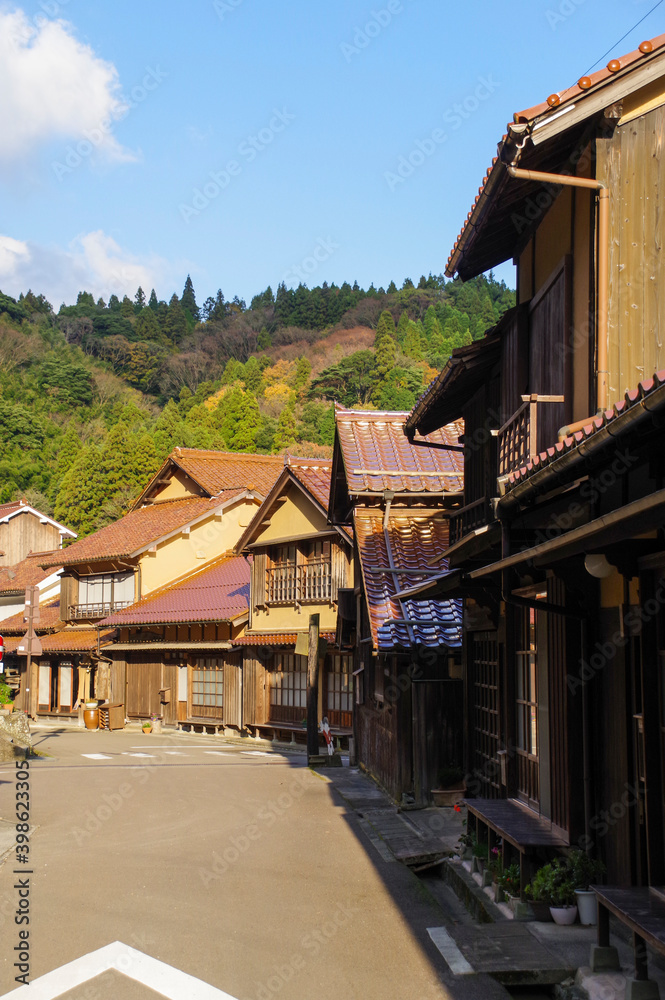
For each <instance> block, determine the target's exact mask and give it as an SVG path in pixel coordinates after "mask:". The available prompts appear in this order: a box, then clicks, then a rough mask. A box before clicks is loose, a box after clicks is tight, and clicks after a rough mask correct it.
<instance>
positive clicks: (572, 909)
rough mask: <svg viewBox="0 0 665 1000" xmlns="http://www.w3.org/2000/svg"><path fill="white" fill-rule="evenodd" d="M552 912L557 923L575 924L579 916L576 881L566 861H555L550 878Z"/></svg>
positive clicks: (549, 888) (549, 890)
mask: <svg viewBox="0 0 665 1000" xmlns="http://www.w3.org/2000/svg"><path fill="white" fill-rule="evenodd" d="M548 892H549V897H550V913H551V914H552V920H553V921H554V923H555V924H574V923H575V920H576V918H577V904H576V902H575V883H574V882H573V880H572V878H571V875H570V868H569V866H568V864H567V863H566V862H563V861H561V860H558V859H557V861H553V862H552V864H551V869H550V873H549V879H548Z"/></svg>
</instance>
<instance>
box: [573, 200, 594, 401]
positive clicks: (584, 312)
mask: <svg viewBox="0 0 665 1000" xmlns="http://www.w3.org/2000/svg"><path fill="white" fill-rule="evenodd" d="M593 197H594V195H593V194H592V192H591V191H583V190H582V189H581V188H580V189H575V190H574V191H573V203H574V223H573V225H574V232H573V316H572V321H573V329H572V331H571V333H570V337H571V347H572V350H573V353H574V362H573V364H572V388H573V399H572V408H571V411H570V414H571V421H575V420H582V419H583V418H584V417H588V416H590V415H591V413H592V411H593V409H594V406H595V401H592V400H591V399H590V398H589V388H590V382H591V381H592V379H590V368H591V366H592V365H593V351H592V343H591V341H592V340H593V337H594V330H595V315H594V308H593V295H592V291H593V290H592V288H591V281H590V278H591V266H592V264H591V261H590V259H589V254H590V246H591V199H592V198H593Z"/></svg>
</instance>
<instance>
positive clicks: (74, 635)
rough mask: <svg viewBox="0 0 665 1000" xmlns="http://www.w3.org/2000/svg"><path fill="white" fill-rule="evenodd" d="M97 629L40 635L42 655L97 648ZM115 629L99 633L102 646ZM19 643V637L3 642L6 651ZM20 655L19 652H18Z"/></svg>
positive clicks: (13, 649)
mask: <svg viewBox="0 0 665 1000" xmlns="http://www.w3.org/2000/svg"><path fill="white" fill-rule="evenodd" d="M97 634H98V633H97V629H95V628H64V629H63V630H62V631H61V632H53V633H52V634H51V635H44V636H40V642H41V644H42V652H41V655H42V656H48V654H49V653H86V652H89V651H91V650H96V649H97ZM114 635H115V631H114V630H113V629H110V630H107V631H106V632H100V633H99V641H100V644H101V645H102V646H103V645H105V644H108V643H109V642H110V641H111V639H112V638H113V636H114ZM20 643H21V638H20V637H17V638H15V639H8V640H7V642H5V651H6V652H7V653H14V652H16V650H17V648H18V646H19V645H20ZM19 655H21V654H19Z"/></svg>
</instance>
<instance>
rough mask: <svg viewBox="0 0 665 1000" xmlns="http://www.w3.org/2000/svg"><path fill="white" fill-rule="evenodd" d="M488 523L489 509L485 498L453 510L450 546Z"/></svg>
mask: <svg viewBox="0 0 665 1000" xmlns="http://www.w3.org/2000/svg"><path fill="white" fill-rule="evenodd" d="M489 521H490V507H489V503H488V501H487V497H481V498H480V500H474V501H473V503H469V504H467V505H466V507H460V508H459V509H458V510H454V511H453V512H452V513H451V515H450V544H451V545H452V544H453V542H458V541H459V540H460V538H464V536H465V535H468V534H469V532H470V531H474V530H475V529H476V528H482V527H483V526H484V525H486V524H488V523H489Z"/></svg>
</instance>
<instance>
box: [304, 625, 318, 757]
mask: <svg viewBox="0 0 665 1000" xmlns="http://www.w3.org/2000/svg"><path fill="white" fill-rule="evenodd" d="M318 710H319V615H310V616H309V640H308V647H307V757H308V759H309V758H310V757H316V756H317V755H318V753H319V717H318V716H319V711H318Z"/></svg>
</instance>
